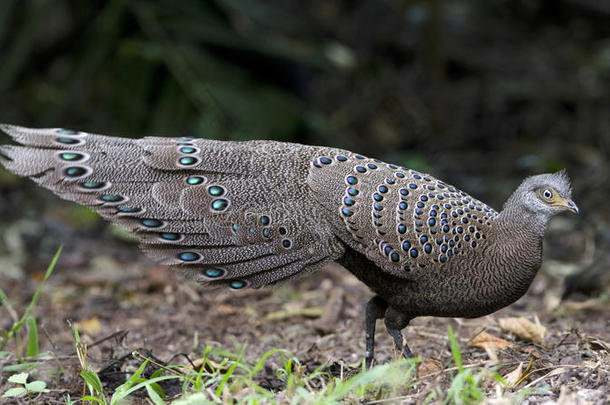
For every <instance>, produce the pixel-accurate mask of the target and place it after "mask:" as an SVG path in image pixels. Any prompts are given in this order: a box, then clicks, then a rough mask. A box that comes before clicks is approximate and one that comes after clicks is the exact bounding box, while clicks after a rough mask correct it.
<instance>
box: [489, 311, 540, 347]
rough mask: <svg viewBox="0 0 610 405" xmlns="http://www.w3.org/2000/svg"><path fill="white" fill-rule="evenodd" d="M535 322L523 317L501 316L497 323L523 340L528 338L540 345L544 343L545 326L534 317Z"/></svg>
mask: <svg viewBox="0 0 610 405" xmlns="http://www.w3.org/2000/svg"><path fill="white" fill-rule="evenodd" d="M535 319H536V323H534V322H532V321H530V320H528V319H526V318H523V317H519V318H501V319H498V324H499V325H500V328H502V329H503V330H505V331H507V332H510V333H512V334H513V335H515V336H518V337H519V338H521V339H523V340H529V341H531V342H534V343H538V344H540V345H542V344H544V335H545V334H546V328H545V327H544V326H542V325H541V324H540V321H539V320H538V318H537V317H536V318H535Z"/></svg>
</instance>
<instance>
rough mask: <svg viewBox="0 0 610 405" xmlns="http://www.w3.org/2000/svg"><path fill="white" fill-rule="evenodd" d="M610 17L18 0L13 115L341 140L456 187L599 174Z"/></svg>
mask: <svg viewBox="0 0 610 405" xmlns="http://www.w3.org/2000/svg"><path fill="white" fill-rule="evenodd" d="M609 13H610V10H609V9H608V8H607V7H606V6H604V5H602V3H599V2H594V1H590V0H556V1H555V0H554V1H551V0H515V1H498V2H478V1H475V0H458V1H442V0H426V1H424V0H376V1H371V0H353V1H339V2H328V1H326V0H307V1H302V0H203V1H202V0H181V1H173V0H146V1H145V0H108V1H102V0H24V1H17V0H4V1H3V6H2V7H1V8H0V61H1V63H0V91H1V92H2V94H3V97H2V98H1V99H0V121H2V122H10V123H20V124H24V125H30V126H41V127H45V126H51V127H53V126H63V127H72V128H78V129H82V130H88V131H92V132H102V133H109V134H115V135H124V136H129V135H132V136H144V135H164V136H183V135H192V136H201V137H207V138H216V139H225V140H244V139H257V138H264V139H277V140H284V141H295V142H302V143H311V144H326V145H333V146H339V147H345V148H349V149H352V150H356V151H360V152H363V153H367V154H369V155H371V156H377V157H380V158H384V159H387V160H392V161H395V162H397V163H402V164H411V165H414V167H416V168H417V169H420V170H431V171H434V172H435V173H436V174H438V175H439V176H445V178H447V180H449V181H451V180H454V179H455V177H454V176H480V175H482V174H483V173H484V174H485V175H490V176H494V177H496V176H497V175H498V174H504V173H513V172H514V171H516V172H517V173H518V174H519V175H520V176H521V175H523V174H526V173H531V172H539V171H543V170H548V169H550V168H557V167H568V169H570V168H572V167H576V166H587V167H589V166H590V168H591V170H593V166H594V164H593V163H592V162H600V161H602V162H603V161H604V159H605V158H607V156H608V155H609V154H610V153H609V150H610V129H609V128H610V118H609V114H608V111H610V91H609V89H610V42H609V41H608V38H610V25H609V24H608V14H609ZM491 154H493V155H494V156H497V157H498V159H497V160H496V159H494V162H493V163H494V164H493V165H490V161H489V159H488V156H490V155H491ZM606 160H607V159H606ZM465 161H468V164H467V165H464V164H463V163H464V162H465ZM462 172H464V173H462ZM452 177H453V178H452Z"/></svg>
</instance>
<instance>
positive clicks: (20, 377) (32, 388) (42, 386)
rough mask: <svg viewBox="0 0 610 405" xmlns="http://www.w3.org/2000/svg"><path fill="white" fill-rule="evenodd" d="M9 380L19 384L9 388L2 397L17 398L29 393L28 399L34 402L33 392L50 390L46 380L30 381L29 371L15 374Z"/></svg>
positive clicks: (38, 392)
mask: <svg viewBox="0 0 610 405" xmlns="http://www.w3.org/2000/svg"><path fill="white" fill-rule="evenodd" d="M8 381H9V382H11V383H13V384H17V385H18V386H17V387H13V388H10V389H8V390H7V391H6V392H5V393H4V394H3V395H2V398H16V397H20V396H22V395H27V397H28V401H29V402H30V404H31V403H32V394H42V393H45V392H49V390H48V389H47V383H45V382H44V381H32V382H27V381H28V373H19V374H14V375H12V376H10V377H9V378H8Z"/></svg>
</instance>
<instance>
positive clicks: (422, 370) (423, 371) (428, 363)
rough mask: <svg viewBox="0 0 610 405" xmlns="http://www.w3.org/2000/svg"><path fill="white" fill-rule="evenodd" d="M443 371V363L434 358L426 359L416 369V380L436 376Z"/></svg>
mask: <svg viewBox="0 0 610 405" xmlns="http://www.w3.org/2000/svg"><path fill="white" fill-rule="evenodd" d="M441 371H443V363H441V361H440V360H439V359H435V358H434V357H428V358H427V359H425V360H424V361H422V362H421V363H419V366H418V367H417V378H421V377H425V376H427V375H430V374H437V373H440V372H441Z"/></svg>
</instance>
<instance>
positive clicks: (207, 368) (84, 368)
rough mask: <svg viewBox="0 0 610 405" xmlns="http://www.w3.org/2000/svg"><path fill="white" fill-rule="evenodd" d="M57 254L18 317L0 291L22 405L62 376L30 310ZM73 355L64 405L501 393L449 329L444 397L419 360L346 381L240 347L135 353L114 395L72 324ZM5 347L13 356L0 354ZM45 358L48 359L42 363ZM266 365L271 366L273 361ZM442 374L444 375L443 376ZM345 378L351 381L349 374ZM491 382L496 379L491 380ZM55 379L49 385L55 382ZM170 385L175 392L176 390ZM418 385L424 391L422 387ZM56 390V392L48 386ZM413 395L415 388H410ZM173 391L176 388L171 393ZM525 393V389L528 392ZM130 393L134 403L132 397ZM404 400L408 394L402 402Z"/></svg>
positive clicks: (450, 398) (471, 398) (286, 355)
mask: <svg viewBox="0 0 610 405" xmlns="http://www.w3.org/2000/svg"><path fill="white" fill-rule="evenodd" d="M60 253H61V248H60V249H59V250H58V251H57V253H56V254H55V256H54V258H53V260H52V261H51V264H50V265H49V267H48V268H47V270H46V272H45V275H44V277H43V279H42V281H41V283H40V285H39V286H38V288H37V289H36V292H35V293H34V295H33V296H32V299H31V301H30V303H29V305H28V306H27V308H26V310H25V311H24V312H23V314H21V315H18V314H17V312H16V311H15V309H14V308H13V306H12V305H11V302H10V300H9V298H8V296H7V294H6V293H5V292H4V291H2V290H0V301H1V302H2V307H3V308H4V310H5V311H6V312H8V313H9V316H10V317H11V318H12V319H13V323H12V326H11V327H10V329H9V330H7V331H5V332H4V333H3V335H2V337H1V338H0V361H2V363H3V364H4V366H3V369H2V372H3V374H4V375H3V377H7V379H6V381H7V382H8V383H5V386H3V388H5V389H6V391H5V392H4V393H0V394H1V395H3V396H4V397H6V398H13V397H17V398H19V397H26V398H27V400H28V402H29V403H37V402H38V400H40V398H44V395H45V394H47V393H48V392H49V390H48V389H47V384H48V382H47V381H44V379H45V378H44V376H46V375H47V374H45V372H43V371H42V369H43V367H42V366H43V365H44V366H46V367H45V369H46V370H47V371H46V373H48V368H49V367H48V364H46V363H49V362H55V364H56V366H55V368H54V370H55V371H54V373H55V374H56V375H66V373H64V370H63V366H62V365H61V361H59V360H58V357H57V356H56V355H55V353H41V352H40V348H39V335H38V329H39V328H38V325H37V320H36V317H35V316H33V311H34V309H35V306H36V304H37V302H38V298H39V297H40V294H41V291H42V289H43V287H44V285H45V283H46V281H47V279H48V278H49V276H50V275H51V273H52V272H53V269H54V268H55V265H56V263H57V259H58V257H59V254H60ZM72 327H73V335H74V343H75V346H76V352H77V357H78V360H79V362H80V370H79V371H80V372H79V377H80V379H81V382H82V384H83V385H82V391H81V392H80V393H77V394H76V395H75V393H72V394H73V395H74V396H75V397H76V399H72V396H71V395H66V396H65V398H64V401H65V403H66V404H76V403H86V404H100V405H115V404H117V405H118V404H125V403H130V401H137V400H138V399H139V398H141V397H142V396H145V397H147V399H148V400H149V401H150V402H152V403H154V404H164V403H168V401H169V400H171V398H167V396H166V393H165V392H164V391H163V385H164V384H168V383H171V381H172V380H173V381H174V384H175V383H178V384H179V385H178V386H180V387H181V392H182V394H181V395H180V396H179V398H177V399H174V401H173V403H174V404H178V405H188V404H216V403H219V402H221V403H243V404H279V403H282V404H335V403H350V404H351V403H364V402H369V403H385V402H393V401H396V402H399V401H400V400H403V399H405V398H407V397H408V395H409V394H410V393H411V394H412V393H414V392H417V389H427V390H428V391H429V394H428V395H427V398H426V402H432V401H434V402H435V403H437V402H439V401H442V402H443V403H445V404H456V405H462V404H476V403H480V402H482V401H484V400H485V399H487V398H488V395H489V391H492V385H493V387H497V386H500V387H506V383H505V382H504V381H503V379H502V377H501V376H500V375H499V374H498V373H497V372H495V370H493V369H491V370H490V369H487V368H482V367H467V366H464V364H463V361H462V353H461V351H460V348H459V345H458V342H457V340H456V338H455V336H454V334H453V330H452V329H451V327H449V328H448V337H449V345H450V347H451V353H452V360H453V362H454V363H455V368H456V371H457V372H456V373H455V374H454V375H452V376H451V383H450V385H449V388H448V389H447V390H446V392H442V390H441V389H440V388H439V387H440V386H438V385H437V386H436V388H434V389H430V386H428V387H426V386H425V385H423V384H422V381H425V379H424V380H422V381H418V380H417V378H416V369H417V366H418V364H419V362H420V359H419V358H417V359H408V360H399V361H395V362H391V363H387V364H382V365H378V366H375V367H373V368H372V369H370V370H364V367H362V369H360V370H359V371H358V370H346V372H345V373H342V374H346V375H349V376H343V375H342V376H341V377H337V376H334V375H331V373H330V372H329V371H328V369H329V368H328V367H327V365H326V364H323V365H321V366H319V367H318V368H316V369H314V370H308V368H307V367H306V365H304V364H302V363H301V362H300V361H299V359H298V358H296V357H295V356H294V355H293V354H292V353H290V352H288V351H286V350H282V349H274V350H270V351H268V352H267V353H265V354H263V355H262V356H261V357H260V358H259V359H255V360H250V359H247V358H246V357H245V356H244V354H245V353H246V346H245V345H243V346H241V347H238V348H237V349H236V350H235V351H234V352H233V351H227V350H223V349H217V348H212V347H211V346H209V345H208V346H206V347H205V349H204V350H203V353H201V357H200V361H199V362H198V364H199V366H198V367H199V368H198V369H197V370H195V369H194V368H193V367H191V366H185V365H181V364H169V365H163V364H158V363H156V361H155V360H154V359H151V358H147V357H146V356H145V355H143V354H141V353H140V352H138V351H136V352H134V353H133V358H134V359H136V360H141V363H140V365H139V367H138V368H137V370H136V371H135V372H133V373H132V374H131V375H129V376H127V377H126V378H125V381H124V382H123V383H122V384H120V385H119V386H118V387H117V388H115V389H114V391H113V392H109V390H108V389H107V388H105V387H104V384H103V382H102V379H101V378H100V376H99V375H98V374H97V372H96V371H95V370H94V369H93V368H92V367H91V366H90V365H89V361H88V355H87V345H86V344H85V343H84V342H83V341H82V340H81V338H80V334H79V330H78V325H72ZM9 341H12V342H13V343H14V345H12V346H11V347H14V349H13V351H2V350H3V349H4V348H5V346H6V345H7V343H8V342H9ZM49 359H50V360H49ZM272 360H274V361H273V362H272ZM273 364H280V366H279V368H277V369H275V377H276V378H277V380H278V381H277V382H278V384H275V385H276V386H280V387H281V389H280V390H279V391H277V390H273V389H270V388H268V387H267V386H265V385H264V384H262V383H261V381H267V380H268V379H269V377H270V376H269V375H268V372H267V370H268V369H269V367H273ZM443 373H445V372H443ZM350 374H351V375H350ZM494 380H495V381H494ZM57 381H60V380H56V381H55V383H56V384H59V383H57ZM176 387H177V386H176ZM422 387H423V388H422ZM55 388H62V387H55ZM414 389H415V390H414ZM173 392H175V390H173ZM529 392H531V391H529ZM529 392H526V391H524V390H521V391H518V392H517V393H516V394H514V395H513V396H512V397H509V398H512V400H513V402H514V403H518V401H520V400H523V399H524V398H525V397H526V396H527V395H528V393H529ZM135 395H137V398H135V397H134V396H135ZM405 395H407V396H405Z"/></svg>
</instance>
